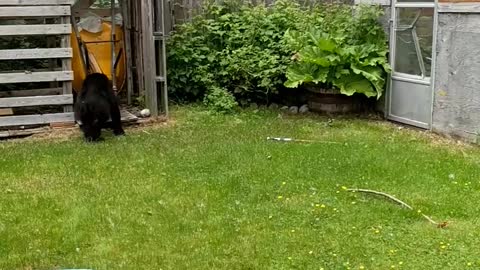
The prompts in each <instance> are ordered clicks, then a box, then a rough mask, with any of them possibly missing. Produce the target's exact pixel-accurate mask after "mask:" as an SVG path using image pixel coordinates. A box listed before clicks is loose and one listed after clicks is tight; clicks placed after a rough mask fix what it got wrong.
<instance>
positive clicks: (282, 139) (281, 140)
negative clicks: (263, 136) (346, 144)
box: [267, 137, 341, 144]
mask: <svg viewBox="0 0 480 270" xmlns="http://www.w3.org/2000/svg"><path fill="white" fill-rule="evenodd" d="M267 141H279V142H306V143H330V144H341V143H340V142H331V141H315V140H301V139H292V138H274V137H267Z"/></svg>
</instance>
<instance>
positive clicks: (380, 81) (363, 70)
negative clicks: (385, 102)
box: [350, 64, 385, 98]
mask: <svg viewBox="0 0 480 270" xmlns="http://www.w3.org/2000/svg"><path fill="white" fill-rule="evenodd" d="M350 67H351V68H352V71H353V72H354V73H355V74H359V75H362V76H363V77H365V78H366V79H368V80H369V81H370V82H371V83H372V85H373V86H374V87H375V90H376V92H377V98H380V96H381V95H382V92H383V87H384V86H385V79H384V78H383V75H384V72H383V70H382V68H380V67H378V66H375V67H372V66H366V67H360V66H357V65H354V64H352V65H351V66H350Z"/></svg>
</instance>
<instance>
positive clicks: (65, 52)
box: [0, 48, 73, 60]
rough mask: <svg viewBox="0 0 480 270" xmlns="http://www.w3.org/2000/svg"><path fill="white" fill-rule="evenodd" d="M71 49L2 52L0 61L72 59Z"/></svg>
mask: <svg viewBox="0 0 480 270" xmlns="http://www.w3.org/2000/svg"><path fill="white" fill-rule="evenodd" d="M72 55H73V54H72V49H71V48H49V49H17V50H0V60H17V59H18V60H19V59H51V58H71V57H72Z"/></svg>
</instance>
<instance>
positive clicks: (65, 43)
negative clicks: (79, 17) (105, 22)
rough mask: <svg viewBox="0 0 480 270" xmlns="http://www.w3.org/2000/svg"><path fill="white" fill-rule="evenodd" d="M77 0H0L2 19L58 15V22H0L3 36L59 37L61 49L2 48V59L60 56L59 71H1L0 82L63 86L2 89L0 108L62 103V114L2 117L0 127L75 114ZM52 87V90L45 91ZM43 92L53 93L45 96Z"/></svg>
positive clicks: (67, 117) (55, 57)
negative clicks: (74, 13)
mask: <svg viewBox="0 0 480 270" xmlns="http://www.w3.org/2000/svg"><path fill="white" fill-rule="evenodd" d="M73 3H74V0H0V19H12V18H14V19H25V18H36V19H39V18H40V19H41V18H44V19H45V18H57V21H58V23H57V24H47V23H46V24H33V25H0V37H15V36H45V37H46V38H48V37H59V38H60V48H32V49H9V50H0V61H2V60H10V61H12V60H33V59H50V60H52V61H54V60H56V59H61V62H62V66H61V68H60V69H59V70H55V69H51V70H41V71H33V70H32V71H11V72H8V73H0V84H18V83H37V82H52V83H53V82H58V83H60V84H61V87H60V88H55V87H53V88H52V89H43V90H42V92H40V91H39V90H37V89H23V90H15V91H7V92H5V91H2V92H0V109H10V110H11V109H12V108H19V107H36V106H51V105H52V106H62V107H63V112H62V113H55V114H44V115H8V116H0V127H10V126H22V125H42V124H49V123H55V122H63V121H65V120H66V119H70V118H71V117H73V114H72V113H71V112H72V105H73V97H72V80H73V71H72V60H71V59H72V49H71V45H70V33H71V31H72V30H71V23H70V14H71V5H72V4H73ZM45 90H50V91H48V92H47V91H45ZM44 93H50V94H46V95H44Z"/></svg>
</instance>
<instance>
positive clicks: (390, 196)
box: [347, 188, 447, 228]
mask: <svg viewBox="0 0 480 270" xmlns="http://www.w3.org/2000/svg"><path fill="white" fill-rule="evenodd" d="M347 191H351V192H363V193H367V194H375V195H380V196H383V197H386V198H388V199H390V200H392V201H394V202H396V203H398V204H400V205H401V206H404V207H406V208H408V209H410V210H412V211H413V207H411V206H410V205H408V204H406V203H405V202H403V201H401V200H399V199H397V198H395V197H393V196H392V195H390V194H387V193H384V192H380V191H375V190H369V189H360V188H350V189H347ZM422 216H423V217H424V218H425V219H426V220H428V221H429V222H430V223H432V224H433V225H435V226H437V227H438V228H445V227H447V222H446V221H444V222H441V223H438V222H436V221H435V220H433V219H432V218H430V217H429V216H427V215H425V214H422Z"/></svg>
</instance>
